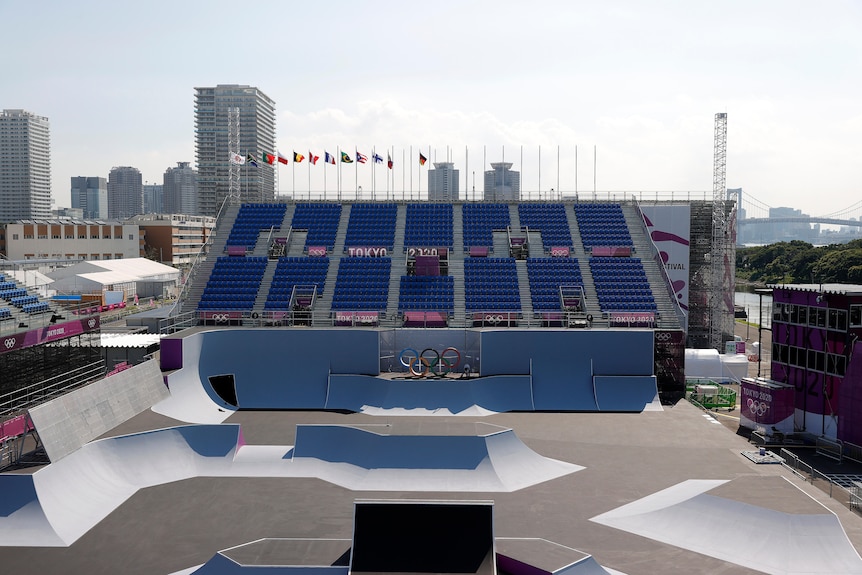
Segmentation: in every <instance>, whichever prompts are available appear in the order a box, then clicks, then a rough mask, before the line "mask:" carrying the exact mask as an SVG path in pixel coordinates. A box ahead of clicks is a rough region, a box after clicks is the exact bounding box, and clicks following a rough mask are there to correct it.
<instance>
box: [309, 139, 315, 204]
mask: <svg viewBox="0 0 862 575" xmlns="http://www.w3.org/2000/svg"><path fill="white" fill-rule="evenodd" d="M313 158H314V155H313V154H312V153H311V150H308V201H309V202H310V201H311V160H312V159H313Z"/></svg>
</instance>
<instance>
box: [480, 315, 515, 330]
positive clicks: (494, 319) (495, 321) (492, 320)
mask: <svg viewBox="0 0 862 575" xmlns="http://www.w3.org/2000/svg"><path fill="white" fill-rule="evenodd" d="M517 321H518V313H517V312H476V313H474V314H473V325H474V326H475V325H487V326H492V327H493V326H500V327H508V326H510V325H515V324H516V323H517Z"/></svg>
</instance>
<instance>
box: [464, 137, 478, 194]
mask: <svg viewBox="0 0 862 575" xmlns="http://www.w3.org/2000/svg"><path fill="white" fill-rule="evenodd" d="M469 177H470V148H468V147H467V146H464V199H465V200H466V199H467V198H469V195H468V194H467V190H469V189H470V182H469V180H467V178H469ZM473 195H474V196H475V195H476V194H475V193H474V194H473ZM473 201H476V198H475V197H474V198H473Z"/></svg>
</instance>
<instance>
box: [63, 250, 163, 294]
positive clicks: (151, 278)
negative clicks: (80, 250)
mask: <svg viewBox="0 0 862 575" xmlns="http://www.w3.org/2000/svg"><path fill="white" fill-rule="evenodd" d="M48 277H50V278H51V279H53V280H54V283H53V284H52V286H51V287H52V288H53V289H54V290H56V291H57V292H58V293H69V294H77V293H100V292H103V291H106V290H117V291H118V290H125V291H126V292H127V293H137V292H138V290H137V284H138V283H153V282H158V283H162V284H170V285H176V283H177V280H178V279H179V277H180V271H179V270H178V269H176V268H173V267H171V266H166V265H164V264H161V263H159V262H154V261H152V260H148V259H146V258H128V259H120V260H97V261H84V262H80V263H77V264H75V265H72V266H69V267H67V268H61V269H57V270H55V271H53V272H51V273H50V274H48Z"/></svg>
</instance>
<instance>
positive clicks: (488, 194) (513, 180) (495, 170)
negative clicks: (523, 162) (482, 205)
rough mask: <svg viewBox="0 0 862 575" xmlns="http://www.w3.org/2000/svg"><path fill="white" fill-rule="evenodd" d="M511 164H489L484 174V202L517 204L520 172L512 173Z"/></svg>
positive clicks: (519, 195) (519, 191) (519, 196)
mask: <svg viewBox="0 0 862 575" xmlns="http://www.w3.org/2000/svg"><path fill="white" fill-rule="evenodd" d="M511 168H512V163H511V162H497V163H492V164H491V169H490V170H487V171H486V172H485V200H490V201H494V202H517V201H519V200H520V199H521V172H513V171H512V169H511Z"/></svg>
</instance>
